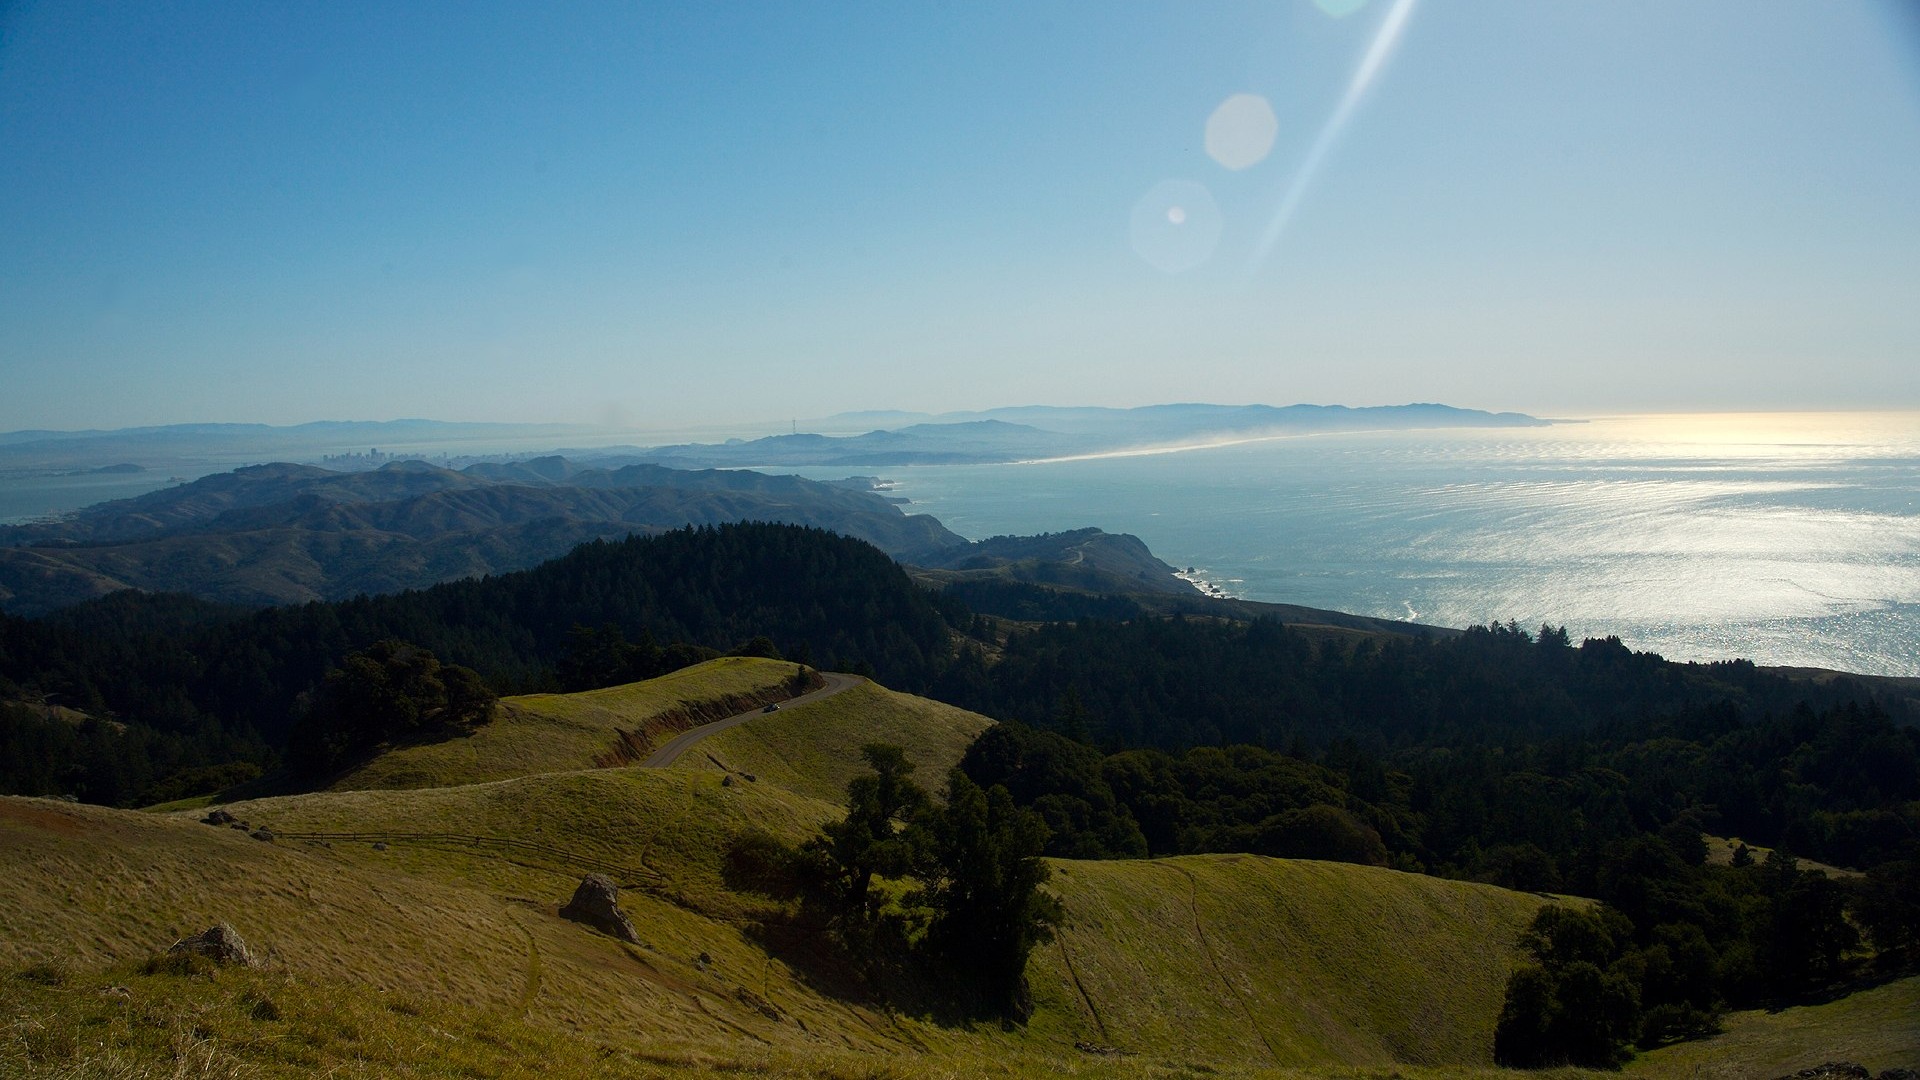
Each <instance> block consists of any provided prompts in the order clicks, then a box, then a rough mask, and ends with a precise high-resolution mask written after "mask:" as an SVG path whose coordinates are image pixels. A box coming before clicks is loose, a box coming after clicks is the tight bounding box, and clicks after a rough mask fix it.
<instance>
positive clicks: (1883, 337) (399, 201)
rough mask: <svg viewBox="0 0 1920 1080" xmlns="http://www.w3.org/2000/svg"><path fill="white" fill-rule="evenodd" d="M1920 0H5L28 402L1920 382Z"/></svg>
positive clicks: (695, 415) (1346, 398) (921, 406)
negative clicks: (118, 0) (436, 0)
mask: <svg viewBox="0 0 1920 1080" xmlns="http://www.w3.org/2000/svg"><path fill="white" fill-rule="evenodd" d="M1915 191H1920V17H1916V16H1914V14H1913V12H1912V11H1911V10H1910V9H1907V8H1904V7H1903V5H1902V4H1901V3H1899V2H1898V0H1833V2H1813V0H1803V2H1791V3H1781V4H1774V5H1767V6H1764V7H1754V6H1751V5H1746V4H1741V3H1737V2H1735V0H1702V2H1699V3H1690V4H1671V3H1662V2H1641V0H1609V2H1597V0H1596V2H1585V3H1568V4H1553V5H1544V4H1535V3H1528V2H1522V0H1507V2H1495V0H1488V2H1475V3H1471V4H1464V3H1459V2H1457V0H1258V2H1255V0H1244V2H1235V3H1212V4H1195V3H1189V2H1172V0H1168V2H1165V3H1152V4H1133V5H1124V6H1121V7H1117V8H1116V7H1113V6H1110V5H1096V4H1086V3H1076V4H1041V5H1032V4H1014V3H1001V2H988V3H981V4H973V5H964V6H960V7H951V8H948V7H935V6H930V5H880V4H842V3H834V4H792V3H788V4H777V5H756V6H754V7H753V8H751V9H716V8H712V7H710V6H706V5H697V6H696V5H667V4H660V5H646V6H638V5H635V6H627V5H612V4H606V5H577V6H569V7H566V8H564V9H559V10H553V9H549V8H546V7H534V6H531V5H525V6H523V5H512V4H490V3H461V4H424V3H415V4H387V3H378V4H375V3H341V4H332V5H325V6H313V7H302V6H293V7H287V8H267V7H262V6H259V5H250V4H243V3H238V2H233V3H196V4H174V3H152V4H140V5H121V4H111V3H79V2H61V0H40V2H34V3H26V4H17V5H8V6H5V7H3V8H0V386H3V387H4V392H0V431H8V430H17V429H28V428H56V429H74V428H117V427H127V426H137V425H157V424H168V423H181V422H212V421H245V422H262V423H270V424H278V425H285V424H297V423H302V422H306V421H313V420H322V419H361V418H365V419H390V418H396V417H429V418H434V419H443V420H472V421H507V422H538V423H588V424H602V425H611V426H617V427H630V428H634V429H640V430H655V431H671V430H681V429H690V428H715V429H718V428H725V427H736V428H738V429H740V430H766V429H767V428H769V427H770V426H772V425H779V426H782V427H784V425H785V424H786V422H787V421H788V419H789V418H794V417H798V418H801V419H802V420H805V419H806V418H808V417H824V416H828V415H831V414H834V413H839V412H845V411H852V410H863V409H876V410H891V409H898V410H908V411H921V412H931V413H938V412H943V411H948V410H962V409H987V408H993V407H998V406H1007V405H1019V404H1028V403H1040V404H1057V405H1104V406H1117V407H1126V406H1135V405H1143V404H1151V403H1158V402H1174V401H1210V402H1222V403H1252V402H1259V403H1266V404H1273V405H1287V404H1293V403H1296V402H1317V403H1325V404H1345V405H1354V406H1363V405H1382V404H1403V403H1408V402H1416V401H1437V402H1445V403H1448V404H1452V405H1458V406H1463V407H1472V408H1483V409H1489V410H1514V411H1522V412H1528V413H1532V414H1535V415H1546V416H1555V415H1594V414H1599V413H1625V412H1653V411H1661V412H1688V411H1705V410H1715V409H1727V410H1766V409H1856V408H1879V409H1916V408H1920V378H1916V377H1915V374H1914V373H1915V372H1916V371H1920V300H1916V297H1920V200H1917V199H1915V198H1914V196H1913V193H1914V192H1915Z"/></svg>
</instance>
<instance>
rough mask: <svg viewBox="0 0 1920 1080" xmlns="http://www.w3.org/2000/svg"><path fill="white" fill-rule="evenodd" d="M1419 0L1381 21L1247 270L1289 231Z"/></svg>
mask: <svg viewBox="0 0 1920 1080" xmlns="http://www.w3.org/2000/svg"><path fill="white" fill-rule="evenodd" d="M1417 2H1418V0H1394V5H1393V8H1392V9H1391V10H1390V11H1388V12H1387V16H1386V18H1384V19H1382V20H1381V21H1380V30H1379V32H1378V33H1376V34H1374V35H1373V43H1372V44H1371V45H1368V46H1367V52H1366V55H1365V56H1363V57H1361V58H1360V66H1359V67H1358V68H1356V69H1354V73H1353V79H1352V80H1351V81H1349V82H1348V83H1347V92H1346V93H1345V94H1344V95H1342V96H1341V98H1340V104H1339V106H1338V107H1337V108H1335V109H1334V110H1333V115H1332V116H1329V117H1328V118H1327V122H1326V123H1325V124H1324V125H1322V126H1321V128H1320V134H1319V136H1318V137H1316V138H1315V139H1314V140H1313V147H1312V149H1310V150H1308V151H1307V156H1306V158H1305V160H1303V161H1302V162H1301V163H1300V168H1299V170H1298V171H1297V172H1295V173H1294V174H1293V182H1292V183H1291V184H1288V185H1287V191H1286V194H1285V195H1283V196H1282V197H1281V199H1280V207H1279V209H1277V210H1275V211H1274V213H1273V220H1271V221H1269V222H1268V223H1267V230H1266V232H1264V233H1262V234H1261V236H1260V242H1259V243H1258V244H1256V245H1254V249H1253V255H1252V256H1251V257H1250V258H1249V259H1248V260H1247V272H1248V273H1250V274H1251V273H1253V272H1254V271H1257V270H1259V269H1260V267H1261V266H1263V265H1265V263H1266V261H1267V256H1269V255H1271V254H1272V253H1273V248H1274V245H1275V244H1278V243H1279V242H1280V234H1281V233H1283V232H1285V231H1286V228H1287V223H1288V222H1289V221H1291V220H1292V219H1293V215H1294V211H1296V210H1298V209H1299V208H1300V200H1301V199H1303V198H1305V196H1306V193H1307V188H1308V187H1309V186H1311V185H1312V183H1313V178H1314V175H1315V174H1316V173H1318V172H1319V171H1320V166H1321V164H1322V163H1323V162H1324V161H1325V160H1326V158H1327V154H1328V153H1329V152H1330V151H1331V150H1332V149H1333V144H1334V143H1335V142H1336V141H1338V139H1339V138H1340V132H1341V131H1342V130H1344V129H1345V128H1346V126H1347V122H1348V121H1349V120H1351V119H1352V118H1353V112H1354V110H1355V109H1356V108H1358V107H1359V105H1360V100H1361V99H1362V98H1364V97H1365V96H1366V94H1367V89H1368V87H1370V86H1372V85H1373V82H1374V80H1375V79H1377V78H1379V76H1380V72H1381V70H1382V69H1383V68H1385V67H1386V65H1387V60H1388V58H1390V57H1391V56H1392V55H1393V47H1394V46H1395V45H1396V44H1398V43H1399V41H1400V34H1401V32H1402V31H1403V30H1405V29H1406V26H1407V19H1408V18H1409V17H1410V16H1412V14H1413V8H1414V4H1415V3H1417Z"/></svg>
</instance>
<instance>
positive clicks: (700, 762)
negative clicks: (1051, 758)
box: [681, 683, 993, 803]
mask: <svg viewBox="0 0 1920 1080" xmlns="http://www.w3.org/2000/svg"><path fill="white" fill-rule="evenodd" d="M992 723H993V721H991V720H989V719H987V718H986V717H984V716H981V715H980V714H979V713H971V712H968V711H966V710H965V709H956V708H954V707H953V706H951V705H943V704H941V703H940V702H938V701H929V700H927V699H926V698H922V697H914V696H913V695H911V694H899V693H895V692H894V691H892V690H888V689H886V688H884V687H881V686H876V685H874V684H872V683H867V684H865V685H863V686H859V687H855V688H854V689H852V690H847V691H845V692H842V693H839V694H835V695H834V696H833V697H830V698H827V699H825V700H823V701H816V702H811V703H809V704H806V705H802V706H800V707H798V708H794V709H789V710H783V711H781V712H778V713H772V714H769V715H767V716H763V717H758V718H756V719H754V720H752V721H750V722H748V723H746V724H742V725H741V726H739V727H736V728H732V729H730V730H727V731H722V732H720V733H719V734H716V735H713V736H710V737H709V738H707V739H704V740H702V741H701V742H700V744H699V745H698V746H696V747H695V748H694V749H692V750H690V751H688V752H687V754H686V756H685V757H684V758H682V759H681V761H682V762H684V763H685V764H688V765H693V766H696V767H706V768H722V769H727V770H730V771H734V772H742V773H751V774H753V775H754V776H755V777H756V778H757V779H758V780H760V781H761V782H763V783H769V784H773V785H775V786H777V787H781V788H785V789H786V790H788V791H795V792H799V793H801V794H805V795H810V796H813V797H814V798H817V799H822V800H825V801H827V802H832V803H839V802H841V801H842V800H843V799H844V798H845V796H846V791H847V781H849V780H851V779H853V778H854V776H856V775H857V774H859V773H860V772H861V770H862V769H863V768H864V766H863V765H862V763H861V761H860V748H861V747H862V746H865V745H866V744H867V743H871V742H884V743H892V744H894V745H896V746H901V747H904V748H905V749H906V751H907V757H908V759H909V760H911V761H912V762H913V763H914V764H915V765H916V766H918V773H917V776H916V779H918V780H919V781H920V783H921V784H922V785H924V786H926V787H928V788H932V789H937V788H939V787H940V785H941V784H943V783H944V782H945V777H946V773H947V770H948V769H950V768H952V767H953V766H955V765H958V764H959V763H960V758H961V756H962V755H964V754H965V753H966V752H967V746H968V745H969V744H970V743H972V742H973V740H974V739H975V738H977V737H978V736H979V734H980V733H981V732H982V731H984V730H986V728H987V726H988V725H989V724H992Z"/></svg>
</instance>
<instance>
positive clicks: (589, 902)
mask: <svg viewBox="0 0 1920 1080" xmlns="http://www.w3.org/2000/svg"><path fill="white" fill-rule="evenodd" d="M560 915H561V916H562V917H563V918H568V919H572V920H573V921H575V922H582V923H586V924H587V925H588V926H591V927H593V928H594V929H595V930H598V931H600V932H601V933H603V934H608V935H611V936H613V937H617V938H619V939H620V940H621V941H630V942H632V943H633V944H635V945H638V944H640V934H639V932H638V931H636V930H635V929H634V928H633V921H632V920H631V919H628V918H627V914H626V912H624V911H621V910H620V886H618V885H615V884H614V883H613V879H612V878H610V877H607V876H606V875H604V874H588V875H587V876H586V877H584V878H581V879H580V887H579V888H577V889H575V890H573V899H572V900H569V901H567V906H566V907H563V908H561V909H560Z"/></svg>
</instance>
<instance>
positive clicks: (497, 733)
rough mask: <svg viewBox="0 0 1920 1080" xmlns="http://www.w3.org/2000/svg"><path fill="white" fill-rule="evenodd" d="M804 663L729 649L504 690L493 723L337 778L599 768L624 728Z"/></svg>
mask: <svg viewBox="0 0 1920 1080" xmlns="http://www.w3.org/2000/svg"><path fill="white" fill-rule="evenodd" d="M793 671H794V665H792V664H789V663H782V662H779V661H775V660H763V659H760V658H758V657H751V656H725V657H721V658H720V659H717V660H709V661H707V662H706V663H704V664H695V665H694V666H693V667H690V668H683V669H681V670H679V671H675V672H672V673H670V674H667V675H663V676H661V677H660V678H657V679H648V680H646V681H645V682H637V683H627V684H626V685H623V686H610V687H607V688H606V689H604V690H588V691H585V692H583V693H578V694H528V695H525V696H522V697H510V698H504V699H502V700H501V702H500V706H499V708H498V709H497V710H496V712H495V717H494V720H493V722H492V723H490V724H488V725H486V726H485V727H483V728H480V729H479V730H478V731H476V732H475V733H474V734H472V735H471V736H466V737H460V738H453V739H446V740H442V741H439V742H432V743H425V744H421V745H415V746H404V747H399V748H396V749H392V750H389V751H387V752H386V753H384V754H382V755H380V756H379V757H377V758H375V759H374V760H373V761H371V762H368V763H367V764H366V765H364V766H361V767H360V768H357V769H355V770H353V771H352V772H351V773H349V774H348V775H346V776H345V777H343V778H342V779H341V780H340V781H339V782H338V783H336V784H335V785H334V787H335V788H337V789H341V790H345V789H353V788H423V787H451V786H454V785H457V784H476V783H481V782H484V781H488V780H504V779H507V778H509V777H515V776H532V775H535V774H537V773H547V772H559V771H564V770H568V769H587V768H592V767H593V766H594V765H595V763H596V759H599V758H601V757H602V756H603V755H605V754H607V753H608V752H609V751H611V750H613V749H614V748H615V747H617V746H619V745H620V744H621V741H622V740H621V733H622V732H630V733H640V734H642V736H643V739H644V737H645V735H648V734H652V733H653V732H654V730H655V729H657V728H659V727H661V721H662V720H663V718H665V719H666V720H668V721H669V722H668V723H667V724H666V725H665V726H666V727H669V728H672V729H676V730H677V729H679V728H681V727H685V726H691V724H690V723H689V722H687V721H686V720H685V719H684V714H686V713H688V712H692V711H699V710H700V709H701V708H702V707H704V706H709V705H711V704H713V703H715V702H721V701H736V702H741V704H740V708H742V709H745V708H751V707H752V705H753V703H755V702H757V701H761V700H776V699H778V698H781V697H784V696H785V695H784V692H783V691H782V689H781V688H782V686H783V685H784V683H785V680H786V679H787V678H788V677H789V676H791V675H792V674H793Z"/></svg>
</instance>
